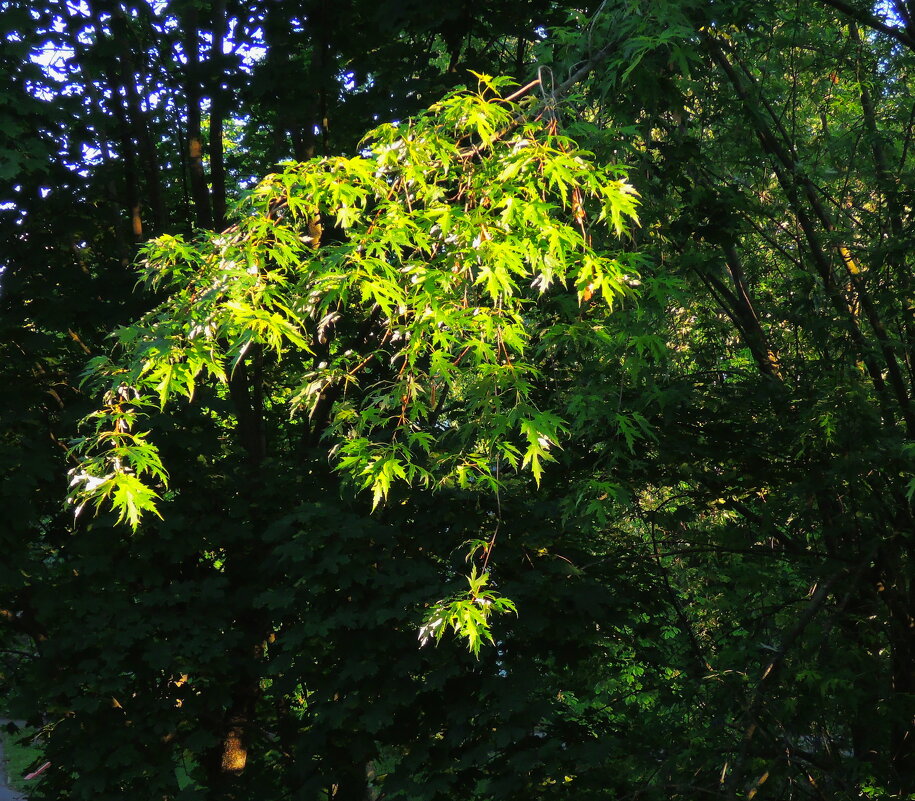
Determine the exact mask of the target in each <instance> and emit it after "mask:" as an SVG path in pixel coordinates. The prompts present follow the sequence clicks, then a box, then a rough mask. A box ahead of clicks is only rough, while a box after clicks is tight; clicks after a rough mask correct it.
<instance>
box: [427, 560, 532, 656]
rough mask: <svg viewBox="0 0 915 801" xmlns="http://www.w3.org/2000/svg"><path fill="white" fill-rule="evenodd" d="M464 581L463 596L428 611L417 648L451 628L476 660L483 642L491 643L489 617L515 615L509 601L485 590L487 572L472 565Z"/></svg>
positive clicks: (440, 636) (511, 603)
mask: <svg viewBox="0 0 915 801" xmlns="http://www.w3.org/2000/svg"><path fill="white" fill-rule="evenodd" d="M466 578H467V583H468V584H469V585H470V586H469V587H468V589H467V591H466V592H465V593H462V594H460V595H456V596H454V597H452V598H448V599H445V600H442V601H439V602H437V603H436V604H434V605H433V606H432V607H431V608H430V609H429V613H428V614H427V615H426V618H425V620H424V621H423V624H422V626H421V627H420V629H419V641H420V644H421V645H425V644H426V643H427V642H429V640H431V639H435V641H436V642H438V641H439V640H441V639H442V637H444V636H445V632H446V631H448V629H451V630H452V631H454V633H455V635H457V636H458V637H461V638H462V639H464V640H465V641H466V644H467V648H468V650H469V651H470V652H471V653H472V654H473V655H474V656H476V657H479V655H480V646H481V645H482V644H483V641H484V640H486V641H489V642H493V637H492V631H491V629H490V625H489V619H490V618H491V617H492V615H493V614H505V613H507V612H514V613H515V614H517V613H518V610H517V608H516V607H515V604H514V602H513V601H511V600H510V599H508V598H503V597H502V596H501V595H499V593H497V592H496V591H495V590H492V589H487V587H486V585H487V584H488V583H489V580H490V574H489V573H488V572H487V571H485V570H484V571H481V572H477V569H476V566H474V568H473V570H472V571H471V573H470V575H469V576H467V577H466Z"/></svg>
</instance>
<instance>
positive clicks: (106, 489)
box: [69, 385, 168, 531]
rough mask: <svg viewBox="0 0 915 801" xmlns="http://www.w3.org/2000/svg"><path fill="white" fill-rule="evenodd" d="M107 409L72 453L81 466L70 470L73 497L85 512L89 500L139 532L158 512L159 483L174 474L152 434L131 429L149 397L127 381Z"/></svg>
mask: <svg viewBox="0 0 915 801" xmlns="http://www.w3.org/2000/svg"><path fill="white" fill-rule="evenodd" d="M105 399H106V405H105V407H104V408H103V409H102V410H100V411H98V412H95V413H94V414H93V415H91V416H90V418H89V419H90V420H94V421H95V430H94V432H93V434H91V435H89V436H85V437H82V438H80V439H79V440H77V441H76V442H75V443H74V446H73V448H72V451H71V452H72V453H73V454H74V455H76V456H77V457H78V458H79V460H80V461H79V466H78V467H76V468H74V469H73V470H71V471H70V494H69V501H70V502H71V503H73V504H75V505H76V513H77V514H79V513H80V512H81V511H82V509H83V507H84V506H85V505H86V504H87V503H91V504H92V505H93V506H94V507H95V509H99V508H100V507H102V506H103V505H107V506H109V507H110V508H111V509H112V510H113V511H114V512H116V513H117V516H118V523H125V522H126V523H127V524H128V525H129V526H130V527H131V529H133V530H134V531H136V529H137V527H138V526H139V524H140V518H141V517H142V515H143V514H144V513H146V512H152V513H153V514H156V515H158V511H157V509H156V501H158V500H159V493H158V492H157V491H156V490H155V489H154V488H153V485H154V484H159V485H160V486H165V485H166V484H167V481H168V474H167V473H166V472H165V468H164V466H163V465H162V461H161V459H160V458H159V453H158V451H157V450H156V448H155V446H154V445H152V443H150V442H149V440H148V435H149V432H142V433H135V432H133V431H131V428H132V427H133V425H134V423H135V421H136V420H137V418H138V416H139V414H140V412H139V411H138V410H139V409H141V408H142V407H144V406H149V405H150V404H151V401H150V399H149V398H145V399H144V398H141V397H138V396H134V395H133V393H131V391H130V389H129V388H128V387H126V385H122V386H120V387H118V388H117V389H116V390H113V391H111V392H109V393H107V395H106V398H105Z"/></svg>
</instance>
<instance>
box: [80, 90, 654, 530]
mask: <svg viewBox="0 0 915 801" xmlns="http://www.w3.org/2000/svg"><path fill="white" fill-rule="evenodd" d="M478 77H479V80H480V85H481V92H480V93H474V92H460V93H457V94H453V95H451V96H449V97H447V98H446V99H444V100H443V101H441V102H440V103H438V104H436V105H435V106H433V107H432V108H431V109H430V110H429V111H428V112H427V113H426V114H423V115H421V116H419V117H417V118H416V119H414V120H411V121H408V122H404V123H402V124H398V125H390V124H389V125H384V126H381V127H380V128H378V129H377V130H376V131H374V132H373V133H371V134H370V135H369V136H368V137H367V138H366V139H365V141H364V150H363V155H360V156H357V157H352V158H344V157H336V158H324V159H317V160H313V161H310V162H305V163H289V164H288V165H286V169H285V170H284V171H283V172H282V173H277V174H275V175H271V176H268V177H267V178H266V179H264V180H263V181H262V182H261V183H260V184H258V186H257V187H256V188H254V189H253V190H252V191H251V192H250V194H249V195H248V197H247V198H246V199H245V200H244V202H243V203H242V204H241V206H240V207H239V209H238V212H237V213H238V216H239V221H238V223H237V224H236V225H235V226H233V227H232V228H231V229H229V230H227V231H225V232H219V233H210V234H203V235H202V236H201V238H200V240H198V241H197V242H195V243H193V244H189V243H186V242H184V241H182V240H181V239H179V238H176V237H172V236H166V237H162V238H160V239H158V240H155V241H154V242H152V243H151V244H150V245H148V246H147V247H146V248H145V250H144V251H143V268H142V281H143V283H144V284H145V285H146V286H147V287H148V288H150V289H153V290H155V289H167V290H170V294H169V297H168V299H167V300H165V301H164V302H163V303H162V304H161V305H160V306H158V307H157V308H156V309H155V310H153V311H152V312H150V314H148V315H147V316H146V317H145V318H144V319H143V320H141V321H140V322H138V323H137V324H135V325H133V326H130V327H127V328H123V329H121V330H120V331H119V332H118V334H117V340H118V351H119V352H118V355H117V357H116V362H115V363H114V364H112V363H110V362H108V361H107V360H103V359H99V360H96V361H95V363H94V364H93V365H92V368H91V369H92V370H93V371H94V372H95V374H96V377H97V380H109V381H112V382H113V388H112V389H111V390H109V394H108V396H107V397H108V398H109V400H108V402H107V405H106V407H105V409H104V410H103V411H100V412H97V413H95V415H94V416H93V418H94V419H95V421H96V425H95V432H94V434H93V435H90V437H88V438H86V439H84V440H82V441H81V442H80V443H79V444H78V446H77V450H78V451H79V452H81V453H86V454H87V458H85V459H84V460H83V461H82V462H81V465H80V467H79V468H78V470H77V471H76V472H75V473H74V477H73V484H74V487H75V491H74V493H73V496H72V497H73V500H74V501H75V502H78V503H80V504H84V503H86V502H87V501H91V502H92V503H93V504H95V506H96V507H98V506H100V505H102V504H103V503H109V504H113V505H114V506H115V508H116V510H117V511H118V513H119V518H120V519H121V520H126V521H127V522H128V523H129V524H130V525H131V526H132V527H133V528H134V529H135V528H136V526H137V524H138V522H139V517H140V515H141V514H142V513H143V512H144V511H155V509H156V506H155V502H156V499H157V498H158V497H159V493H158V492H157V490H155V489H153V488H152V487H151V486H144V484H143V481H144V479H145V480H150V481H154V482H155V481H158V482H160V483H162V484H164V482H165V478H166V476H165V472H164V468H163V466H162V465H161V463H160V462H159V461H158V457H157V456H156V451H155V448H154V446H153V445H152V444H151V443H150V440H149V439H148V437H147V433H138V432H134V431H132V428H133V425H134V423H135V422H136V420H137V418H139V417H142V416H144V415H145V414H146V413H147V410H148V409H149V408H150V407H151V406H152V405H153V404H154V403H156V402H157V403H158V406H159V408H160V409H164V407H165V405H166V404H167V403H168V402H169V401H170V400H171V399H172V398H175V397H184V398H186V399H188V400H191V399H192V398H193V395H194V390H195V383H196V382H197V381H198V380H199V379H200V377H201V375H203V376H204V377H207V378H213V379H216V380H217V381H219V382H221V383H223V384H228V383H229V382H230V380H231V378H232V376H233V375H234V373H235V372H236V371H237V370H238V369H239V366H240V365H241V364H242V363H243V362H244V361H245V359H246V358H247V357H248V356H249V354H250V352H251V351H252V349H255V348H256V349H259V351H262V352H264V353H265V354H269V355H270V356H271V357H272V358H273V359H274V360H276V362H277V363H280V362H282V364H283V365H284V367H283V371H284V378H283V380H284V383H285V384H286V385H287V386H289V387H290V395H289V396H288V398H287V400H286V404H287V406H288V408H289V410H290V413H292V414H303V413H309V414H311V415H314V413H315V410H316V408H318V407H319V406H320V405H321V404H322V403H323V402H324V400H325V399H326V398H328V397H331V396H333V397H335V398H336V399H337V402H336V404H335V406H334V410H333V412H332V414H331V415H330V417H329V420H328V430H327V432H326V435H325V436H326V437H327V438H328V439H329V440H330V442H331V445H332V449H333V451H334V453H335V457H336V459H337V463H338V465H339V468H340V469H341V470H344V471H346V472H347V473H348V474H350V475H351V476H353V478H354V480H355V481H356V482H357V484H358V485H359V486H361V487H364V488H366V489H369V490H371V492H372V494H373V505H375V506H377V505H378V504H379V503H380V502H381V501H382V500H383V499H385V498H387V496H388V494H389V492H390V491H391V487H392V485H394V484H396V483H397V482H398V481H400V482H404V483H406V484H409V485H421V486H425V487H432V486H442V485H445V484H448V483H449V482H457V483H458V484H459V485H460V486H463V487H466V486H470V485H471V484H477V483H482V484H484V485H489V486H493V487H494V486H496V484H497V481H496V479H495V478H494V477H493V473H492V468H491V464H492V460H493V458H494V457H495V456H496V454H501V455H503V456H504V457H505V458H507V460H508V462H509V464H510V465H511V466H512V467H513V468H515V469H529V470H530V472H531V473H532V475H533V476H534V478H535V480H536V481H537V482H539V481H540V478H541V476H542V473H543V463H544V462H548V461H552V460H553V459H554V457H553V455H552V454H551V449H553V448H555V447H557V446H558V443H559V441H560V439H561V437H562V433H563V431H564V423H563V421H562V419H561V418H560V417H559V416H558V415H557V414H555V413H554V412H552V411H549V410H544V409H540V408H538V407H537V405H536V403H535V402H534V400H533V386H534V384H535V383H536V382H537V381H538V380H539V379H540V377H541V375H542V372H541V370H542V368H541V365H539V364H537V363H535V362H533V361H531V359H530V355H529V346H528V343H529V341H530V339H531V337H548V336H549V335H550V332H549V328H548V326H547V327H544V326H542V324H540V323H538V320H537V310H536V303H537V300H538V297H541V296H543V295H545V294H547V293H552V294H555V293H556V292H566V291H570V290H574V291H575V292H576V294H577V296H578V299H579V301H580V302H582V303H585V302H588V301H590V299H591V298H592V296H598V297H600V298H602V299H603V301H604V303H606V304H607V306H608V307H612V306H613V304H614V303H615V302H616V301H617V300H618V299H619V298H620V297H622V296H623V295H625V294H627V293H629V292H630V291H631V290H630V289H629V286H628V284H629V283H631V282H632V281H633V280H634V279H635V277H636V276H635V274H634V272H633V270H632V267H631V266H630V267H629V268H627V267H626V266H625V264H626V262H627V259H626V257H625V256H622V255H620V256H617V255H611V254H609V253H607V252H606V251H602V252H598V251H597V250H595V249H594V246H593V244H592V235H591V233H590V232H589V230H588V228H589V226H590V224H591V223H590V220H591V219H593V220H594V223H595V225H597V224H600V223H607V224H609V225H610V226H611V228H612V229H613V230H614V231H615V232H616V234H617V235H621V234H622V233H623V232H624V224H625V222H626V221H634V220H635V205H636V201H635V193H634V191H633V190H632V188H631V187H630V186H629V185H628V184H627V183H626V182H625V180H624V179H623V178H622V177H621V174H622V173H621V169H620V168H619V167H616V166H612V165H611V166H602V165H597V164H596V163H595V162H594V160H593V159H592V158H591V155H590V154H589V153H587V152H586V151H583V150H581V149H580V148H578V147H577V146H576V145H575V143H574V142H572V141H571V140H570V139H568V138H567V137H564V136H561V135H559V134H557V133H555V132H554V131H552V130H551V129H550V127H549V126H547V125H545V124H544V123H542V122H537V121H524V119H523V118H522V117H521V114H522V112H521V109H520V108H519V107H518V106H516V105H514V104H512V103H508V102H505V101H502V100H500V99H499V97H498V96H497V95H496V94H494V93H495V92H497V90H499V89H500V88H501V87H503V86H505V85H507V81H506V79H501V78H499V79H493V78H489V77H487V76H482V75H481V76H478ZM322 223H324V224H326V225H328V226H331V225H332V226H333V230H332V231H329V232H328V234H327V235H326V237H325V240H326V241H321V234H320V229H321V224H322ZM344 327H349V328H353V327H355V328H356V329H358V330H361V331H363V332H364V333H363V334H362V337H361V341H356V342H353V340H352V338H350V339H344V338H343V337H341V336H338V335H337V334H336V332H337V331H338V330H339V329H342V328H344ZM370 337H371V338H370ZM309 357H311V359H312V364H311V366H310V367H309V368H305V364H306V362H305V360H307V359H308V358H309ZM303 368H305V369H303ZM95 451H100V452H102V453H103V455H100V456H93V455H90V454H92V453H94V452H95Z"/></svg>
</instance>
